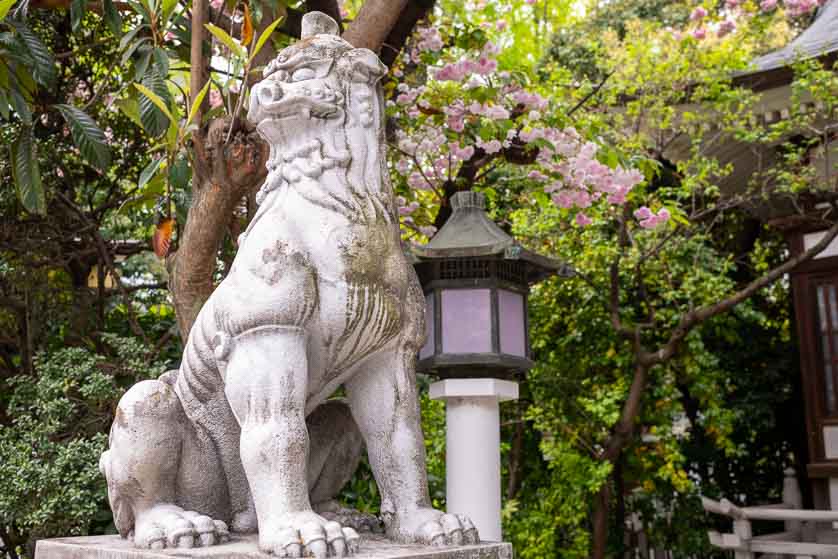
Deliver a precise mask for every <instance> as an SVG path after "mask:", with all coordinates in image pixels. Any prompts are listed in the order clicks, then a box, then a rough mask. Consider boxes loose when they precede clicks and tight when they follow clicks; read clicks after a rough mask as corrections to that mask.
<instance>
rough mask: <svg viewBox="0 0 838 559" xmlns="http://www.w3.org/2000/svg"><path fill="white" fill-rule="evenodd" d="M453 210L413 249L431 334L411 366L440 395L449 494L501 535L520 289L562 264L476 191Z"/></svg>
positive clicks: (460, 509)
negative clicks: (527, 240)
mask: <svg viewBox="0 0 838 559" xmlns="http://www.w3.org/2000/svg"><path fill="white" fill-rule="evenodd" d="M451 205H452V208H453V213H452V214H451V217H449V218H448V221H446V223H445V225H443V227H442V228H441V229H440V230H439V231H438V232H437V234H436V235H434V237H433V238H432V239H431V240H430V242H429V243H428V244H427V245H424V246H422V247H417V248H414V256H415V257H416V262H415V263H414V266H415V268H416V271H417V273H418V275H419V280H420V282H421V283H422V289H423V292H424V294H425V305H426V310H427V313H426V324H427V326H426V329H427V334H428V338H427V341H426V343H425V345H424V346H423V347H422V349H421V350H420V352H419V363H418V370H419V371H420V372H424V373H428V374H431V375H435V376H437V377H438V378H439V379H440V380H439V381H437V382H435V383H433V384H432V385H431V387H430V397H431V398H433V399H439V400H444V401H445V403H446V457H445V462H446V501H447V508H448V512H451V513H460V514H466V515H468V516H469V518H471V519H472V521H473V522H474V523H475V525H476V526H477V529H478V531H479V532H480V535H481V538H482V539H484V540H486V541H500V539H501V516H500V513H501V493H500V483H501V479H500V409H499V402H503V401H509V400H515V399H517V398H518V383H517V382H515V379H516V378H517V376H518V375H520V374H522V373H523V372H525V371H527V370H529V369H530V368H531V367H532V366H533V362H532V361H531V360H530V346H529V335H528V331H527V330H528V315H527V296H528V294H529V287H530V285H532V284H533V283H536V282H538V281H541V280H543V279H546V278H547V277H550V276H551V275H554V274H559V275H568V268H567V266H565V265H564V264H562V263H561V262H559V261H557V260H554V259H551V258H547V257H544V256H541V255H539V254H536V253H534V252H532V251H529V250H527V249H525V248H523V247H522V246H520V245H519V244H518V243H517V242H516V241H515V239H513V238H512V237H511V236H509V235H508V234H506V233H505V232H504V231H503V230H502V229H501V228H500V227H498V226H497V225H496V224H495V223H493V222H492V220H491V219H489V216H488V215H487V214H486V210H485V197H484V195H483V194H482V193H479V192H472V191H465V192H458V193H456V194H454V196H453V197H452V198H451Z"/></svg>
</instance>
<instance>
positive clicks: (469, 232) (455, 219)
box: [413, 190, 572, 283]
mask: <svg viewBox="0 0 838 559" xmlns="http://www.w3.org/2000/svg"><path fill="white" fill-rule="evenodd" d="M451 207H452V209H453V210H454V211H453V213H452V214H451V216H450V217H449V218H448V221H446V222H445V225H443V226H442V228H441V229H440V230H439V231H438V232H437V233H436V235H434V237H433V238H432V239H431V240H430V242H429V243H428V244H426V245H424V246H420V247H415V248H414V249H413V253H414V255H415V256H416V257H417V258H418V259H419V260H425V259H440V258H478V257H487V256H496V257H500V258H503V259H506V260H521V261H524V262H526V263H527V264H528V268H529V273H528V274H527V278H528V283H534V282H537V281H540V280H542V279H545V278H547V277H549V276H551V275H553V274H558V275H561V276H569V275H572V270H571V269H570V267H569V266H568V265H567V264H565V263H564V262H562V261H560V260H556V259H554V258H549V257H547V256H542V255H540V254H538V253H536V252H533V251H531V250H528V249H526V248H524V247H522V246H521V245H520V244H519V243H518V242H517V241H516V240H515V239H514V238H512V237H511V236H510V235H508V234H507V233H506V232H505V231H504V230H503V229H501V228H500V227H498V226H497V225H496V224H495V223H494V222H493V221H492V220H491V219H490V218H489V216H488V214H487V213H486V197H485V195H484V194H483V193H482V192H474V191H470V190H469V191H462V192H457V193H455V194H454V196H452V197H451Z"/></svg>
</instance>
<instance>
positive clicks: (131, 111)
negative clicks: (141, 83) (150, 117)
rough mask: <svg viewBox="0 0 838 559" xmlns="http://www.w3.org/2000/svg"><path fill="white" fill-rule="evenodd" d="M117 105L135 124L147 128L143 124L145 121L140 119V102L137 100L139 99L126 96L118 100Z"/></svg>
mask: <svg viewBox="0 0 838 559" xmlns="http://www.w3.org/2000/svg"><path fill="white" fill-rule="evenodd" d="M116 106H117V107H119V110H120V111H122V112H123V114H125V116H127V117H128V118H129V119H131V121H132V122H134V124H136V125H137V126H139V127H140V128H145V127H144V126H143V121H142V120H140V104H139V103H138V102H137V99H135V98H133V97H124V98H121V99H117V100H116Z"/></svg>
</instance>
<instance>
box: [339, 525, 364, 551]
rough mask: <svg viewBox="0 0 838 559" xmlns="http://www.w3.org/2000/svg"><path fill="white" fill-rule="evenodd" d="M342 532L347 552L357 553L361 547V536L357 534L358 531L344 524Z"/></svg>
mask: <svg viewBox="0 0 838 559" xmlns="http://www.w3.org/2000/svg"><path fill="white" fill-rule="evenodd" d="M342 532H343V538H344V540H346V547H347V549H348V550H349V553H358V550H359V549H360V548H361V536H359V535H358V532H356V531H355V530H354V529H353V528H349V527H348V526H344V527H343V530H342Z"/></svg>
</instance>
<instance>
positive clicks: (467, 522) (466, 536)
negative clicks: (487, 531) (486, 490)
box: [457, 514, 480, 545]
mask: <svg viewBox="0 0 838 559" xmlns="http://www.w3.org/2000/svg"><path fill="white" fill-rule="evenodd" d="M457 518H459V519H460V524H461V525H462V527H463V543H464V544H466V545H477V544H479V543H480V535H479V534H478V533H477V528H476V527H475V526H474V523H473V522H472V521H471V519H470V518H469V517H467V516H466V515H464V514H458V515H457Z"/></svg>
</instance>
